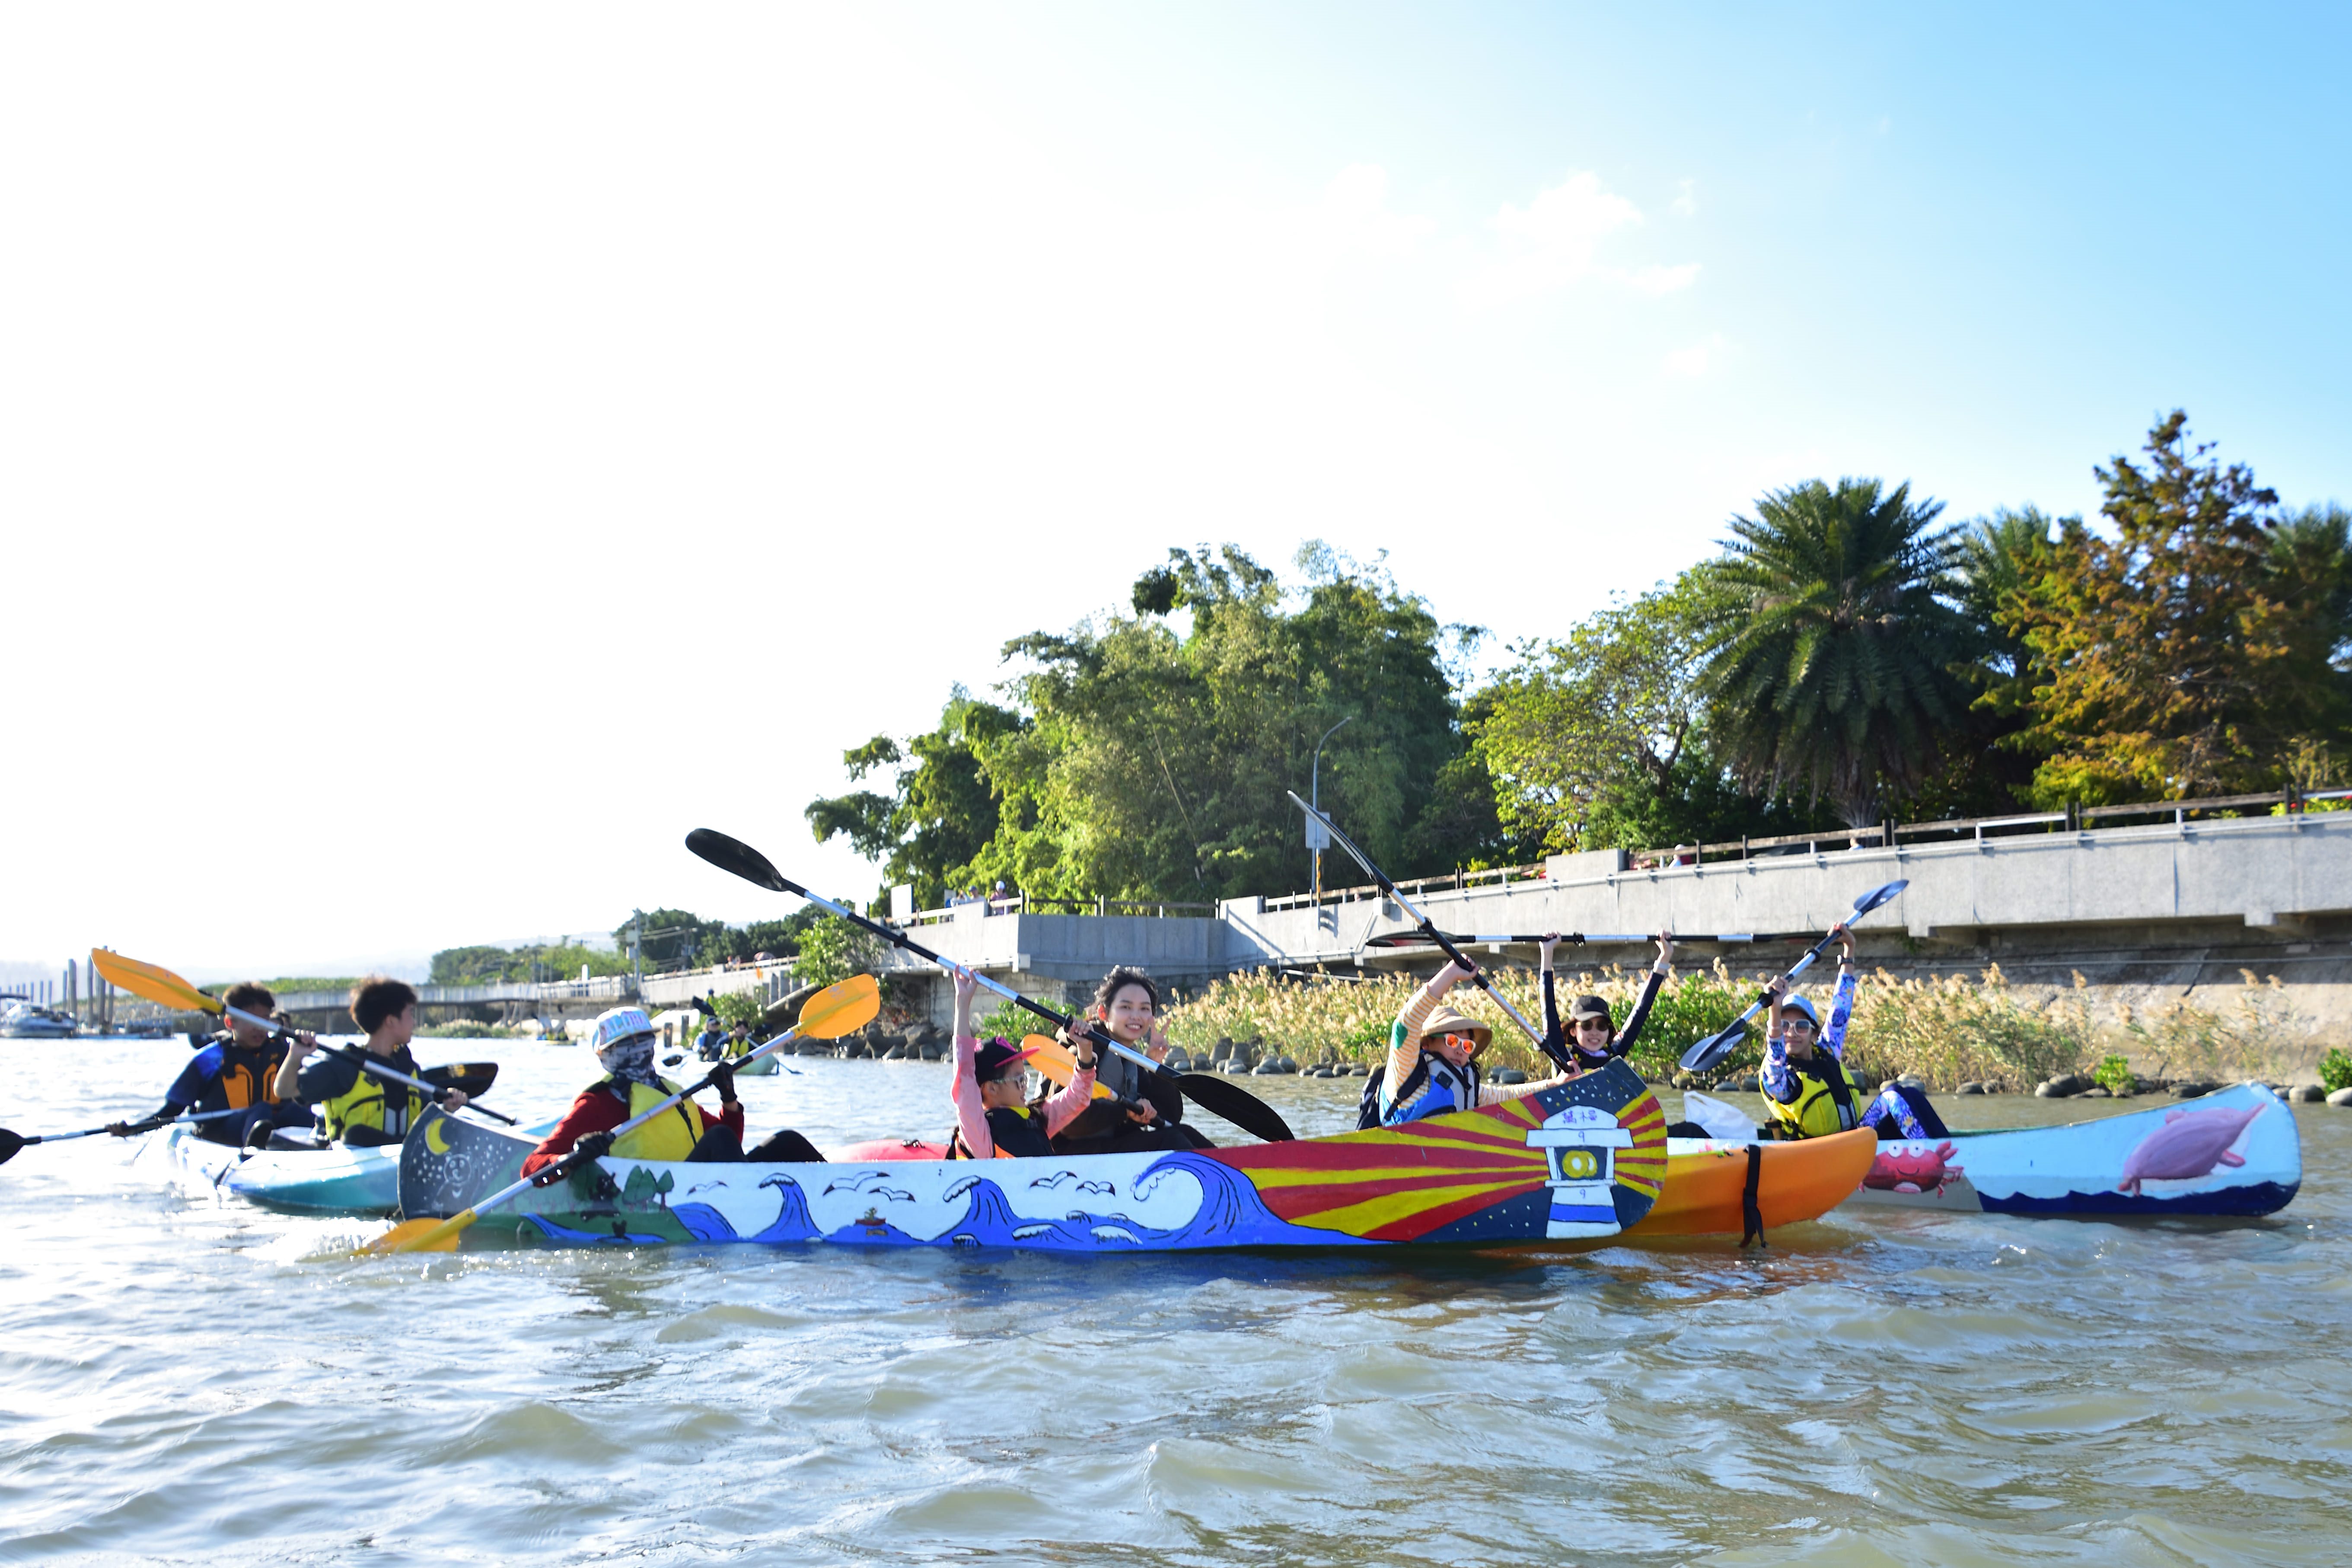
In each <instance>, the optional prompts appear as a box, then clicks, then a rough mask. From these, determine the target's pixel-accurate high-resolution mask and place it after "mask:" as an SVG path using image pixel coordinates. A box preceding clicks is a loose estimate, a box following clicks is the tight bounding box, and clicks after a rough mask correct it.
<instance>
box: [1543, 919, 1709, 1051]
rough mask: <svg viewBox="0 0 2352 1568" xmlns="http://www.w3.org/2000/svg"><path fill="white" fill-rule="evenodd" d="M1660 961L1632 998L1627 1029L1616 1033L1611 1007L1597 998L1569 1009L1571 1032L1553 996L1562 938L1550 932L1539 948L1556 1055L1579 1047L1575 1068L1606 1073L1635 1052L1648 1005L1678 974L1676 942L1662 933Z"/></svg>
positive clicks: (1547, 1031) (1548, 1031)
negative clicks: (1615, 1060) (1612, 1062)
mask: <svg viewBox="0 0 2352 1568" xmlns="http://www.w3.org/2000/svg"><path fill="white" fill-rule="evenodd" d="M1657 942H1658V961H1657V962H1656V963H1654V964H1652V965H1650V973H1649V976H1648V977H1647V978H1646V979H1644V980H1643V982H1642V994H1640V995H1639V996H1636V997H1635V998H1633V1012H1631V1013H1629V1014H1627V1015H1626V1016H1625V1027H1624V1028H1623V1029H1622V1030H1617V1029H1615V1028H1614V1027H1613V1022H1612V1019H1611V1017H1610V1014H1609V1004H1608V1003H1607V1002H1606V1001H1605V1000H1603V999H1602V998H1601V997H1599V996H1579V997H1578V998H1576V1000H1575V1001H1573V1002H1570V1004H1569V1005H1568V1021H1569V1025H1570V1027H1569V1028H1568V1029H1566V1030H1563V1029H1562V1028H1561V1027H1560V1022H1559V1002H1558V1001H1556V1000H1555V999H1554V998H1553V995H1552V979H1551V950H1552V949H1553V948H1554V947H1557V946H1558V945H1559V932H1558V931H1548V932H1546V933H1545V935H1544V939H1543V941H1542V942H1538V943H1537V944H1536V946H1537V952H1538V953H1539V954H1540V955H1541V957H1540V960H1539V963H1540V966H1541V968H1542V970H1543V1006H1544V1040H1545V1043H1546V1045H1547V1046H1548V1047H1550V1049H1551V1051H1552V1052H1554V1053H1560V1052H1565V1051H1566V1050H1567V1049H1568V1048H1569V1047H1571V1046H1573V1047H1575V1048H1576V1056H1575V1058H1573V1059H1574V1060H1575V1062H1576V1064H1577V1065H1578V1066H1579V1067H1580V1068H1587V1069H1590V1068H1605V1067H1607V1066H1608V1065H1609V1059H1610V1058H1612V1057H1622V1056H1624V1055H1625V1054H1626V1053H1628V1052H1630V1051H1631V1050H1632V1049H1633V1042H1634V1041H1635V1040H1638V1039H1640V1038H1641V1037H1642V1026H1643V1024H1644V1023H1647V1022H1648V1021H1649V1017H1650V1004H1651V1003H1653V1002H1655V1001H1656V1000H1657V999H1658V987H1659V986H1661V985H1663V984H1665V983H1666V976H1667V975H1669V974H1672V973H1674V972H1675V939H1674V938H1673V937H1672V936H1670V935H1668V934H1667V933H1666V932H1664V931H1660V932H1659V933H1658V936H1657Z"/></svg>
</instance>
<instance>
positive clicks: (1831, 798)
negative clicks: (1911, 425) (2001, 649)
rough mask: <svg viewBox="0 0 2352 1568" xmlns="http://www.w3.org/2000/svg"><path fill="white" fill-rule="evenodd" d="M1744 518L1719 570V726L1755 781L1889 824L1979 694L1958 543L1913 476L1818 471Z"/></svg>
mask: <svg viewBox="0 0 2352 1568" xmlns="http://www.w3.org/2000/svg"><path fill="white" fill-rule="evenodd" d="M1756 510H1757V515H1756V516H1755V517H1753V518H1748V517H1735V518H1734V519H1732V521H1731V531H1732V538H1731V539H1730V540H1729V541H1728V542H1727V546H1726V549H1727V553H1726V555H1725V556H1724V558H1723V560H1722V561H1721V562H1720V563H1716V564H1715V565H1713V566H1712V567H1711V568H1710V570H1709V575H1710V579H1711V581H1712V583H1713V584H1715V585H1717V586H1718V587H1719V588H1720V589H1721V595H1720V596H1719V597H1711V598H1710V600H1709V603H1708V634H1709V635H1708V641H1707V653H1706V666H1705V668H1704V671H1703V674H1702V676H1701V685H1702V688H1703V689H1704V690H1705V691H1706V695H1707V697H1708V699H1709V721H1708V722H1709V730H1710V732H1711V733H1712V734H1713V736H1714V737H1715V740H1716V742H1717V745H1718V746H1719V747H1720V748H1721V752H1722V755H1723V757H1724V760H1725V761H1726V762H1727V763H1728V764H1729V765H1730V766H1731V767H1732V769H1733V770H1734V771H1735V772H1736V773H1738V776H1739V778H1740V779H1741V781H1742V782H1743V783H1744V784H1747V785H1748V786H1749V787H1750V788H1752V789H1759V790H1762V791H1765V792H1767V793H1769V794H1771V795H1794V794H1803V795H1807V796H1809V797H1811V798H1812V799H1815V800H1820V799H1826V800H1828V802H1829V803H1830V804H1831V805H1832V806H1834V807H1835V809H1836V811H1837V813H1838V816H1839V817H1840V819H1841V820H1843V822H1845V823H1846V824H1847V825H1848V826H1853V827H1867V826H1870V825H1871V824H1873V823H1874V822H1876V821H1877V820H1878V818H1879V815H1880V813H1881V812H1882V810H1883V809H1884V808H1885V805H1887V804H1889V802H1890V800H1891V799H1893V798H1899V797H1900V796H1902V795H1904V794H1906V792H1907V791H1909V790H1910V789H1912V788H1913V787H1914V786H1915V785H1916V784H1918V783H1919V782H1920V781H1922V780H1923V779H1925V778H1927V777H1928V776H1930V775H1932V774H1933V773H1936V772H1937V768H1938V764H1939V762H1940V761H1941V756H1942V752H1943V745H1942V743H1941V742H1940V740H1939V737H1944V736H1948V735H1949V734H1950V733H1951V731H1952V729H1953V726H1954V724H1955V722H1956V721H1957V720H1958V718H1959V716H1960V715H1961V714H1962V713H1963V712H1964V711H1965V710H1966V708H1967V705H1968V694H1967V692H1966V690H1965V689H1964V687H1963V686H1962V684H1961V681H1960V679H1959V678H1958V675H1957V674H1956V673H1955V671H1954V666H1955V665H1956V664H1958V662H1959V661H1960V660H1961V659H1962V658H1964V657H1965V655H1966V653H1967V642H1968V639H1967V637H1966V623H1965V621H1964V619H1963V617H1962V616H1961V614H1960V612H1959V610H1958V607H1957V606H1956V605H1954V604H1953V603H1952V602H1951V598H1950V596H1951V595H1954V594H1956V593H1957V592H1958V583H1957V582H1956V580H1955V577H1954V571H1955V568H1956V567H1957V565H1958V554H1959V546H1958V541H1957V540H1956V539H1955V537H1954V531H1952V530H1951V529H1948V528H1946V529H1938V528H1937V527H1936V526H1935V523H1936V519H1937V516H1938V515H1939V514H1940V513H1941V512H1942V510H1943V505H1942V503H1941V502H1938V501H1932V500H1921V501H1918V502H1914V501H1913V500H1911V488H1910V486H1909V485H1908V484H1903V485H1897V486H1896V487H1895V489H1893V490H1891V491H1888V490H1884V489H1882V488H1881V487H1880V484H1879V481H1877V480H1876V479H1840V480H1839V481H1838V482H1837V484H1836V485H1835V486H1834V487H1832V486H1831V485H1829V484H1827V483H1825V482H1823V481H1822V480H1820V479H1812V480H1808V481H1807V482H1805V483H1803V484H1801V485H1793V486H1790V488H1788V489H1782V490H1776V491H1773V492H1771V493H1770V494H1769V495H1767V496H1765V497H1764V498H1763V499H1762V500H1759V502H1758V503H1757V508H1756Z"/></svg>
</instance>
